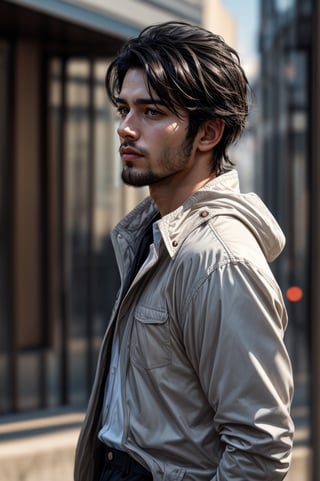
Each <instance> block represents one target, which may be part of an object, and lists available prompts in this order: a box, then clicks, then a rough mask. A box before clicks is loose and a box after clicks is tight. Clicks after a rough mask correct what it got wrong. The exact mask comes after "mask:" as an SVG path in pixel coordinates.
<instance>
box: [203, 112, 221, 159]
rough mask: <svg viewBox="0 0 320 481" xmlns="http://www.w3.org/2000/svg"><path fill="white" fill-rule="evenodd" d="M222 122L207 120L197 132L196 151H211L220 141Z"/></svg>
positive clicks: (219, 120)
mask: <svg viewBox="0 0 320 481" xmlns="http://www.w3.org/2000/svg"><path fill="white" fill-rule="evenodd" d="M224 125H225V124H224V121H223V120H221V119H212V120H207V121H206V122H204V124H203V125H202V126H201V128H200V130H199V140H198V149H199V150H200V151H201V152H207V151H208V150H212V149H213V148H214V147H215V146H216V145H217V144H218V143H219V142H220V140H221V137H222V135H223V132H224Z"/></svg>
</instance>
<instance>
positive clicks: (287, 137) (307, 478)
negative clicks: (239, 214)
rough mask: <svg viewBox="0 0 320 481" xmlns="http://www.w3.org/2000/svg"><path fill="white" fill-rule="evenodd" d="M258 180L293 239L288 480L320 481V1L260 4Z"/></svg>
mask: <svg viewBox="0 0 320 481" xmlns="http://www.w3.org/2000/svg"><path fill="white" fill-rule="evenodd" d="M260 5H261V19H260V20H261V26H260V27H261V28H260V53H261V89H260V100H261V107H262V108H261V112H262V118H261V122H260V123H259V126H260V127H259V137H260V140H261V144H260V145H261V152H260V156H259V158H260V160H261V161H262V162H261V163H260V164H259V168H258V170H257V181H258V185H259V188H260V190H261V192H262V195H263V197H264V199H265V200H266V202H267V204H268V205H269V206H270V208H271V210H272V211H273V212H274V214H275V216H276V218H277V219H278V220H279V222H280V224H281V226H282V227H283V228H284V230H285V233H286V237H287V246H286V248H285V251H284V254H283V255H282V256H281V257H280V259H279V261H278V262H277V263H276V265H275V270H276V275H277V279H278V280H279V282H280V286H281V288H282V291H283V292H284V293H285V294H286V302H287V307H288V313H289V328H288V331H287V345H288V348H289V351H290V355H291V359H292V363H293V369H294V377H295V396H294V403H293V416H294V420H295V423H296V428H297V434H296V440H295V454H294V463H293V466H292V469H291V473H290V475H291V476H288V481H289V480H291V479H293V476H295V477H296V479H301V480H303V481H311V480H313V481H317V480H319V479H320V459H319V456H318V452H319V444H320V424H319V419H320V418H319V409H320V396H319V394H320V393H319V374H320V371H319V364H320V363H319V357H318V356H319V346H320V337H319V333H320V331H319V318H320V296H319V285H320V268H319V262H320V251H319V245H320V244H319V240H320V237H319V209H320V195H319V194H320V189H319V185H320V171H319V153H320V143H319V141H320V136H319V127H320V124H319V120H320V104H319V88H320V71H319V69H320V62H319V29H320V23H319V0H314V1H312V0H286V1H280V0H261V1H260Z"/></svg>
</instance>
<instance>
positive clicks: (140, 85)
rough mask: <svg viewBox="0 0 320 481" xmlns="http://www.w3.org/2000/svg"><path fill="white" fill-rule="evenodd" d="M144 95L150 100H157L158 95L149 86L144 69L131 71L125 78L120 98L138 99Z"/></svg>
mask: <svg viewBox="0 0 320 481" xmlns="http://www.w3.org/2000/svg"><path fill="white" fill-rule="evenodd" d="M141 95H143V96H144V97H148V98H151V97H152V98H157V97H158V95H157V94H156V92H155V91H154V90H152V89H149V88H148V86H147V77H146V74H145V72H144V71H143V70H142V69H129V70H128V71H127V73H126V74H125V76H124V79H123V82H122V86H121V90H120V96H121V97H124V96H128V97H137V96H139V97H140V96H141Z"/></svg>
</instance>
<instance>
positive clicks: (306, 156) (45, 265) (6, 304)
mask: <svg viewBox="0 0 320 481" xmlns="http://www.w3.org/2000/svg"><path fill="white" fill-rule="evenodd" d="M319 12H320V8H319V0H243V1H239V0H184V1H183V0H149V1H147V0H109V1H106V0H10V1H5V0H0V465H1V470H0V481H18V480H23V481H40V480H41V481H61V480H63V481H71V480H72V470H73V455H74V447H75V443H76V440H77V436H78V432H79V428H80V425H81V420H82V418H83V414H84V411H85V407H86V403H87V401H88V395H89V392H90V389H91V385H92V381H93V375H94V371H95V364H96V360H97V353H98V349H99V345H100V341H101V338H102V336H103V333H104V330H105V327H106V324H107V322H108V316H109V313H110V309H111V308H112V305H113V300H114V296H115V293H116V291H117V288H118V282H119V280H118V274H117V270H116V267H115V262H114V258H113V254H112V249H111V246H110V238H109V235H110V231H111V229H112V227H113V226H114V225H115V223H116V222H117V221H118V220H119V219H120V218H121V217H122V216H123V215H124V214H125V213H126V212H127V211H128V210H129V209H131V208H132V207H133V206H134V205H135V204H136V203H137V202H138V201H139V200H140V199H141V198H142V197H144V196H145V195H146V191H145V190H144V189H141V190H137V189H133V188H128V187H124V186H123V185H122V184H121V181H120V161H119V157H118V154H117V145H118V144H117V140H116V137H115V122H116V120H115V117H114V114H113V112H112V110H111V107H110V105H109V104H108V102H107V99H106V95H105V92H104V74H105V70H106V66H107V64H108V62H109V61H110V59H111V58H112V57H113V56H114V55H115V54H116V53H117V51H118V49H119V48H120V46H121V45H122V43H123V42H124V41H125V40H126V39H127V38H129V37H131V36H133V35H136V34H137V33H138V32H139V31H140V30H141V29H142V28H143V27H144V26H146V25H148V24H151V23H158V22H162V21H167V20H173V19H178V20H183V21H187V22H191V23H196V24H201V25H204V26H205V27H207V28H208V29H210V30H212V31H214V32H215V33H219V34H221V35H222V36H223V37H224V38H225V40H226V41H227V42H229V43H230V44H232V45H233V46H234V47H235V48H236V49H237V50H238V51H239V53H240V57H241V60H242V63H243V66H244V68H245V70H246V72H247V75H248V77H249V80H250V83H251V86H252V88H253V92H254V95H253V101H252V106H251V112H250V116H249V121H248V128H247V131H246V133H245V134H244V136H243V138H242V139H241V141H239V142H238V144H237V145H236V146H235V148H234V149H233V152H232V157H233V159H234V160H235V161H236V162H237V168H238V170H239V174H240V179H241V185H242V189H243V190H244V191H251V190H254V191H256V192H257V193H258V194H260V195H261V196H262V198H263V199H264V201H265V202H266V204H267V205H268V206H269V208H270V209H271V211H272V212H273V214H274V215H275V217H276V218H277V220H278V221H279V223H280V225H281V226H282V228H283V230H284V231H285V234H286V236H287V245H286V248H285V250H284V253H283V254H282V256H281V257H280V259H279V260H277V261H276V262H275V263H274V264H273V266H272V268H273V270H274V272H275V275H276V277H277V279H278V281H279V283H280V286H281V289H282V292H283V295H284V297H285V300H286V305H287V309H288V313H289V319H290V322H289V327H288V330H287V333H286V343H287V346H288V349H289V352H290V356H291V359H292V364H293V369H294V377H295V386H296V387H295V397H294V402H293V417H294V421H295V424H296V429H297V431H296V438H295V448H294V456H293V463H292V467H291V470H290V472H289V475H288V477H287V478H286V479H287V480H288V481H319V480H320V456H319V454H320V452H319V444H320V382H319V378H320V363H319V358H318V351H320V326H319V325H320V322H319V321H320V290H319V286H320V282H319V281H320V252H319V246H320V227H319V206H320V189H319V181H320V171H319V162H318V157H319V153H320V131H319V122H320V101H319V89H320V53H319V28H320V13H319Z"/></svg>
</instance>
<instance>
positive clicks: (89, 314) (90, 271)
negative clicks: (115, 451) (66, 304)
mask: <svg viewBox="0 0 320 481" xmlns="http://www.w3.org/2000/svg"><path fill="white" fill-rule="evenodd" d="M89 62H90V67H89V108H88V121H89V132H88V134H89V141H88V159H87V165H88V243H87V276H86V283H87V296H88V297H87V306H86V335H87V391H88V394H89V392H90V389H91V384H92V372H93V331H94V329H93V322H94V286H93V284H94V255H93V253H94V179H95V146H94V120H95V119H94V115H95V108H94V87H95V81H94V60H93V59H90V60H89Z"/></svg>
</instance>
